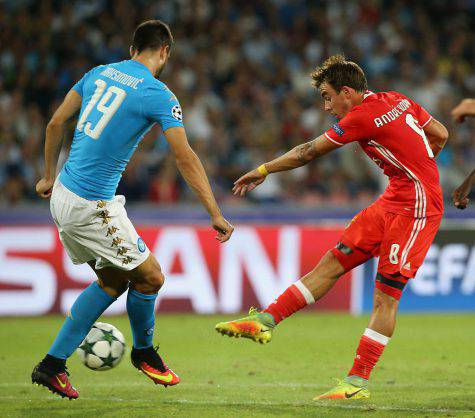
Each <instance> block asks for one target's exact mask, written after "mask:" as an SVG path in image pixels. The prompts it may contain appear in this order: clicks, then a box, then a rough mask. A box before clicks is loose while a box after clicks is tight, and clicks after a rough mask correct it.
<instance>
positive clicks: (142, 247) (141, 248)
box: [137, 237, 147, 253]
mask: <svg viewBox="0 0 475 418" xmlns="http://www.w3.org/2000/svg"><path fill="white" fill-rule="evenodd" d="M137 248H138V249H139V251H140V252H141V253H144V252H145V250H146V249H147V246H146V245H145V242H144V241H143V239H142V238H140V237H139V239H138V240H137Z"/></svg>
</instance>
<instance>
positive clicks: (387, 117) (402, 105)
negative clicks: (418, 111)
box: [374, 99, 411, 128]
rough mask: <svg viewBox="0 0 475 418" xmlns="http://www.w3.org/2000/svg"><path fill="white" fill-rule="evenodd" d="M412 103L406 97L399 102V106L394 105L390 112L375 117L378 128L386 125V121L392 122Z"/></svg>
mask: <svg viewBox="0 0 475 418" xmlns="http://www.w3.org/2000/svg"><path fill="white" fill-rule="evenodd" d="M410 107H411V104H410V103H409V100H407V99H404V100H402V101H401V102H399V103H398V105H397V106H395V107H393V108H392V109H391V110H390V111H389V112H386V113H384V114H382V115H381V116H380V117H378V118H374V124H375V125H376V128H380V127H381V126H383V125H385V124H386V123H390V122H392V121H393V120H396V119H397V118H398V117H399V116H401V115H403V114H404V111H405V110H407V109H409V108H410Z"/></svg>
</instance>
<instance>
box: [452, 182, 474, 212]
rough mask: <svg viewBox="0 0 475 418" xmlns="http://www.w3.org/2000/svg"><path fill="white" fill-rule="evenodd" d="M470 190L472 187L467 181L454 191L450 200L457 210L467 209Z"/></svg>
mask: <svg viewBox="0 0 475 418" xmlns="http://www.w3.org/2000/svg"><path fill="white" fill-rule="evenodd" d="M471 188H472V185H471V184H470V181H468V179H467V180H465V181H464V182H463V183H462V184H461V185H460V186H459V187H457V188H456V189H455V190H454V192H453V194H452V200H453V201H454V206H455V207H456V208H457V209H465V208H466V207H467V205H468V202H469V199H468V195H469V194H470V190H471Z"/></svg>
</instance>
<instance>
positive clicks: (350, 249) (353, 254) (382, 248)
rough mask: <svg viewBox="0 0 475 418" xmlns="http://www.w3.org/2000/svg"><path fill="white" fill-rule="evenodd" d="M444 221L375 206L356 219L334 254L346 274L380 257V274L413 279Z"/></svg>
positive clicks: (349, 226)
mask: <svg viewBox="0 0 475 418" xmlns="http://www.w3.org/2000/svg"><path fill="white" fill-rule="evenodd" d="M441 220H442V215H434V216H429V217H426V218H411V217H409V216H403V215H398V214H396V213H392V212H386V211H385V210H384V209H383V208H382V207H381V206H380V205H378V204H377V203H373V204H372V205H371V206H369V207H368V208H366V209H364V210H363V211H361V212H360V213H359V214H358V215H356V216H355V217H354V218H353V220H352V221H351V222H350V224H349V225H348V226H347V227H346V229H345V232H344V233H343V236H342V237H341V240H340V242H339V243H338V245H337V246H336V248H333V249H332V253H333V254H334V255H335V257H336V258H337V259H338V261H339V262H340V263H341V265H342V266H343V267H344V268H345V270H347V271H348V270H351V269H352V268H354V267H356V266H358V265H360V264H362V263H364V262H365V261H368V260H369V259H371V258H373V257H377V256H379V264H378V273H379V274H380V275H382V276H384V277H391V276H392V277H396V276H399V275H401V276H404V277H405V278H407V279H410V278H413V277H414V276H415V275H416V273H417V270H418V269H419V267H420V266H421V265H422V262H423V261H424V258H425V256H426V254H427V251H429V247H430V245H431V244H432V241H433V240H434V237H435V234H436V233H437V230H438V229H439V225H440V221H441Z"/></svg>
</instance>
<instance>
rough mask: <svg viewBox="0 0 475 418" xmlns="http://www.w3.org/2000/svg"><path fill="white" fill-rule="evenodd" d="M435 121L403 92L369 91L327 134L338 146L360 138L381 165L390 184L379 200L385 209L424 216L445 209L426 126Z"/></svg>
mask: <svg viewBox="0 0 475 418" xmlns="http://www.w3.org/2000/svg"><path fill="white" fill-rule="evenodd" d="M431 119H432V116H431V115H429V113H428V112H427V111H426V110H425V109H424V108H422V107H421V106H420V105H418V104H417V103H415V102H413V101H412V100H410V99H408V98H407V97H406V96H404V95H403V94H401V93H398V92H395V91H390V92H381V93H373V92H370V91H368V92H366V94H365V95H364V99H363V102H362V103H361V104H360V105H358V106H355V107H354V108H353V109H351V111H350V112H349V113H348V114H347V115H346V116H345V117H344V118H343V119H341V120H340V121H339V122H338V123H336V124H334V125H333V126H332V128H330V129H329V130H328V131H326V132H325V134H324V135H325V137H326V138H327V139H328V140H330V141H332V142H333V143H335V144H337V145H345V144H347V143H349V142H353V141H357V142H359V144H360V145H361V147H362V148H363V151H364V152H365V153H366V154H367V155H368V156H369V157H370V158H371V159H372V160H373V161H374V162H375V163H376V164H377V165H378V166H379V167H381V168H382V169H383V171H384V174H386V175H387V176H388V177H389V185H388V187H387V189H386V191H385V192H384V194H383V195H382V196H381V197H380V198H379V199H378V202H377V203H379V204H380V205H381V206H382V207H383V209H384V210H386V211H388V212H393V213H398V214H401V215H406V216H414V217H415V218H423V217H426V216H431V215H437V214H442V213H443V211H444V203H443V198H442V190H441V188H440V184H439V171H438V169H437V164H436V162H435V158H434V154H433V153H432V150H431V148H430V144H429V141H428V140H427V138H426V135H425V133H424V130H423V128H424V126H426V125H427V124H428V123H429V122H430V121H431Z"/></svg>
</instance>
